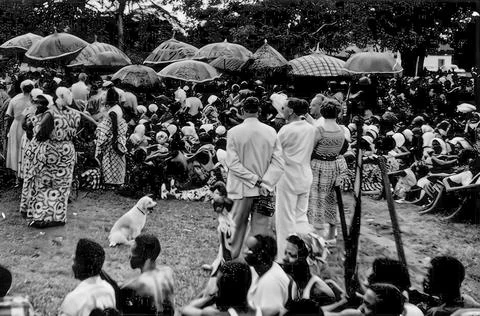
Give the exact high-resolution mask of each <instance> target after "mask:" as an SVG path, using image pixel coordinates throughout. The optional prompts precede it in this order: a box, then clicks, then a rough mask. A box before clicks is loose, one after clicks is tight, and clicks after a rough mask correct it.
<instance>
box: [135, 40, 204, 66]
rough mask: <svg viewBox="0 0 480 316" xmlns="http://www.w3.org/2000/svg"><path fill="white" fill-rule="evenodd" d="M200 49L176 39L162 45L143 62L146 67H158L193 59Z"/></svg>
mask: <svg viewBox="0 0 480 316" xmlns="http://www.w3.org/2000/svg"><path fill="white" fill-rule="evenodd" d="M197 52H198V48H196V47H195V46H192V45H190V44H187V43H184V42H180V41H177V40H176V39H174V38H171V39H169V40H168V41H165V42H163V43H162V44H160V45H159V46H158V47H157V48H155V50H154V51H153V52H152V53H151V54H150V55H148V57H147V59H145V61H144V62H143V63H144V64H145V65H158V64H166V63H172V62H176V61H181V60H188V59H192V58H193V56H195V54H196V53H197Z"/></svg>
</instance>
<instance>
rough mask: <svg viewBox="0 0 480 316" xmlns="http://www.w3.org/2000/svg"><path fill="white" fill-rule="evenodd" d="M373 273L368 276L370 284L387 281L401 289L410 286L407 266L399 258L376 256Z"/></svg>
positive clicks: (404, 289) (406, 288)
mask: <svg viewBox="0 0 480 316" xmlns="http://www.w3.org/2000/svg"><path fill="white" fill-rule="evenodd" d="M372 270H373V271H372V274H371V275H370V276H369V277H368V282H369V283H370V284H375V283H387V284H392V285H394V286H396V287H397V288H398V289H399V290H400V291H402V292H403V291H406V290H408V289H409V288H410V285H411V283H410V278H409V275H408V269H407V267H406V266H405V265H404V264H402V263H401V262H400V261H398V260H394V259H390V258H376V259H375V260H374V261H373V264H372Z"/></svg>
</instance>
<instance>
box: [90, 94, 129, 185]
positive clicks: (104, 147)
mask: <svg viewBox="0 0 480 316" xmlns="http://www.w3.org/2000/svg"><path fill="white" fill-rule="evenodd" d="M118 102H119V95H118V93H117V91H115V89H114V88H110V89H109V90H108V91H107V98H106V106H107V108H108V109H109V110H108V116H107V117H105V118H104V119H103V121H102V122H101V123H100V124H98V126H97V130H96V136H97V140H96V152H95V157H96V158H97V159H98V161H100V162H101V166H102V167H101V169H102V177H103V183H104V184H106V185H110V186H120V185H122V184H123V183H124V182H125V174H126V164H127V162H126V156H125V154H126V153H127V148H126V143H127V130H128V125H127V122H125V119H124V118H123V112H122V109H121V108H120V106H119V105H118Z"/></svg>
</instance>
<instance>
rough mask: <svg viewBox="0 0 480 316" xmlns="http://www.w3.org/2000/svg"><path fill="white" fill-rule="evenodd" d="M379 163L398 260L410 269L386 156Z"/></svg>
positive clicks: (380, 157)
mask: <svg viewBox="0 0 480 316" xmlns="http://www.w3.org/2000/svg"><path fill="white" fill-rule="evenodd" d="M377 162H378V166H379V167H380V172H381V174H382V179H383V187H384V190H385V198H386V199H387V205H388V212H389V213H390V220H391V221H392V228H393V237H394V238H395V246H396V247H397V254H398V259H399V260H400V262H402V263H403V264H404V265H405V266H406V267H408V266H407V258H406V256H405V251H404V249H403V243H402V236H401V232H400V225H399V223H398V218H397V212H396V211H395V203H394V201H393V196H392V190H391V188H390V180H389V179H388V173H387V159H386V158H385V157H384V156H381V155H380V156H379V157H378V159H377ZM407 272H408V269H407Z"/></svg>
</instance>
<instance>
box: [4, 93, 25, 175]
mask: <svg viewBox="0 0 480 316" xmlns="http://www.w3.org/2000/svg"><path fill="white" fill-rule="evenodd" d="M29 105H30V97H26V96H24V95H23V94H18V95H17V96H15V97H14V98H13V99H11V100H10V103H9V105H8V108H7V113H6V114H7V115H9V116H11V117H13V118H14V119H13V123H12V125H11V126H10V130H9V131H8V134H7V137H8V144H7V157H6V165H7V168H9V169H12V170H14V171H17V173H18V175H20V172H19V170H18V163H19V161H20V160H21V155H22V153H21V143H22V136H23V133H24V130H23V128H22V124H21V122H22V120H23V118H24V112H23V111H24V110H25V109H26V108H27V107H28V106H29Z"/></svg>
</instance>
